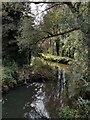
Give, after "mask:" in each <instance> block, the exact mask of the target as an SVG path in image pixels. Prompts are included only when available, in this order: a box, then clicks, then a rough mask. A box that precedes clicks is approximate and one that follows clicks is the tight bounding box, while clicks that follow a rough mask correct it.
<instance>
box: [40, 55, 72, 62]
mask: <svg viewBox="0 0 90 120" xmlns="http://www.w3.org/2000/svg"><path fill="white" fill-rule="evenodd" d="M40 56H41V57H42V58H43V59H44V60H48V61H52V62H57V63H62V64H69V63H70V62H72V61H73V59H72V58H69V57H60V56H55V55H51V54H43V53H41V54H40Z"/></svg>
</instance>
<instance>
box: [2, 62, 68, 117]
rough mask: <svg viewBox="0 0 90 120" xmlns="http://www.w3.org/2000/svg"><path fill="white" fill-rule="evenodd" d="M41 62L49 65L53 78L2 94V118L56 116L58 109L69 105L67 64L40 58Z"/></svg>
mask: <svg viewBox="0 0 90 120" xmlns="http://www.w3.org/2000/svg"><path fill="white" fill-rule="evenodd" d="M41 63H42V64H44V65H48V66H49V67H51V71H54V72H53V75H54V77H55V80H50V81H48V82H44V83H31V84H29V85H27V86H22V87H19V88H17V89H14V90H13V91H10V92H9V93H8V94H6V95H4V96H3V118H21V117H22V118H23V117H25V118H45V117H46V118H58V117H59V116H58V113H59V110H60V109H61V108H62V107H64V106H65V105H69V75H68V72H67V71H68V70H67V69H68V66H67V65H65V66H64V65H62V64H58V65H57V64H56V65H55V63H50V62H47V61H43V62H42V60H41ZM35 65H36V64H35ZM39 66H40V65H39ZM40 69H41V68H40ZM42 71H43V68H42ZM47 71H48V69H47ZM51 71H50V69H49V71H48V72H51Z"/></svg>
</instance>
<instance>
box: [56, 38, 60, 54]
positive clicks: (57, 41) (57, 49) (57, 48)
mask: <svg viewBox="0 0 90 120" xmlns="http://www.w3.org/2000/svg"><path fill="white" fill-rule="evenodd" d="M56 53H57V56H59V39H57V40H56Z"/></svg>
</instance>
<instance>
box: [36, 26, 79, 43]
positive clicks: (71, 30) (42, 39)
mask: <svg viewBox="0 0 90 120" xmlns="http://www.w3.org/2000/svg"><path fill="white" fill-rule="evenodd" d="M76 30H79V27H76V28H72V29H70V30H68V31H65V32H62V33H59V34H51V35H50V34H49V35H48V36H45V37H43V38H41V39H39V40H37V41H36V42H35V43H34V44H37V43H38V42H44V41H45V40H46V39H49V38H53V37H57V36H60V35H65V34H68V33H71V32H73V31H76Z"/></svg>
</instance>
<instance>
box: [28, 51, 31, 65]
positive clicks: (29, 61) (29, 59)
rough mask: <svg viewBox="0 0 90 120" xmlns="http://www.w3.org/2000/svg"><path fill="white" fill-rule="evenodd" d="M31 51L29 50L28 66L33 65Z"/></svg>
mask: <svg viewBox="0 0 90 120" xmlns="http://www.w3.org/2000/svg"><path fill="white" fill-rule="evenodd" d="M31 55H32V54H31V50H29V53H28V64H29V65H30V63H31Z"/></svg>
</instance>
